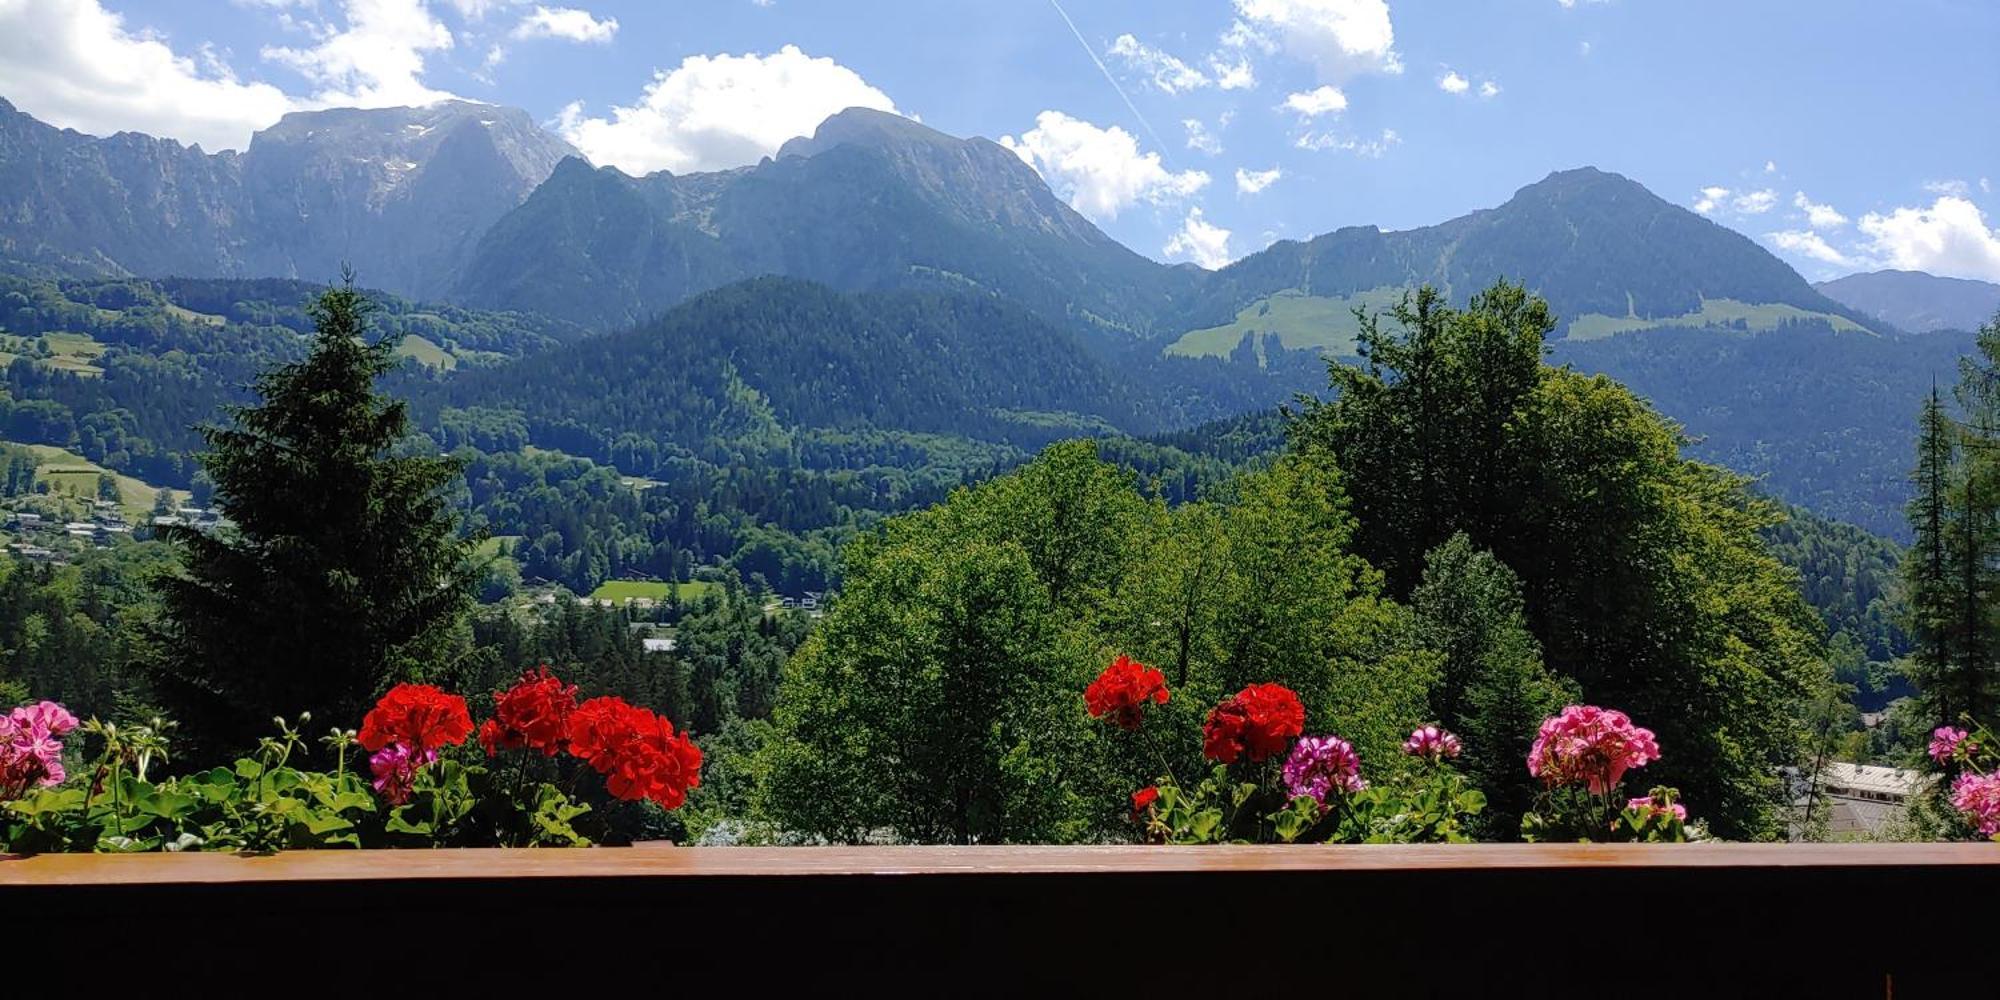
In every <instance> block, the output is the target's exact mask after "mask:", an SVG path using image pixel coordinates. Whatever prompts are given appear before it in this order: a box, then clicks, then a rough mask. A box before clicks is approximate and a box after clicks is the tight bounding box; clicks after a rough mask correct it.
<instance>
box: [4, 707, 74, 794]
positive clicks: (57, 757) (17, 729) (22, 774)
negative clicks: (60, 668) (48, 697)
mask: <svg viewBox="0 0 2000 1000" xmlns="http://www.w3.org/2000/svg"><path fill="white" fill-rule="evenodd" d="M76 726H77V721H76V716H74V715H71V714H69V710H68V709H65V708H63V707H62V706H61V705H58V704H56V703H55V702H52V701H43V702H37V703H35V704H33V705H22V706H20V707H18V708H15V709H14V710H12V711H10V712H8V713H7V714H6V715H4V716H0V799H12V798H18V797H20V796H21V795H23V794H25V793H26V792H27V790H28V789H29V788H30V787H33V786H35V785H42V786H44V787H50V786H54V785H60V784H62V783H63V779H65V778H67V777H68V775H67V774H66V773H65V772H64V771H63V762H62V751H63V746H62V740H61V739H59V738H58V737H60V736H62V735H64V734H66V733H68V732H69V731H71V730H73V729H75V728H76Z"/></svg>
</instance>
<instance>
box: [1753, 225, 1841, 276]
mask: <svg viewBox="0 0 2000 1000" xmlns="http://www.w3.org/2000/svg"><path fill="white" fill-rule="evenodd" d="M1768 238H1769V239H1770V241H1771V245H1772V246H1775V247H1777V248H1778V249H1780V250H1784V251H1788V252H1790V253H1796V254H1802V255H1804V256H1807V257H1811V258H1812V259H1814V260H1817V261H1820V262H1822V263H1826V264H1832V265H1834V266H1836V267H1854V266H1856V265H1855V262H1854V260H1853V259H1852V258H1850V257H1848V256H1847V255H1846V254H1844V253H1841V252H1840V251H1839V250H1836V249H1834V248H1833V246H1832V245H1831V244H1829V243H1827V241H1826V238H1825V237H1823V236H1821V235H1820V234H1818V233H1815V232H1813V231H1812V230H1810V229H1787V230H1783V231H1781V232H1775V233H1771V234H1769V235H1768Z"/></svg>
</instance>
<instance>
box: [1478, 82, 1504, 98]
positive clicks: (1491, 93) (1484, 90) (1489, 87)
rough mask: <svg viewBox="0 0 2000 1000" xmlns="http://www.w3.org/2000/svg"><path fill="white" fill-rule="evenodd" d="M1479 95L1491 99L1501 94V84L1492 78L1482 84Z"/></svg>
mask: <svg viewBox="0 0 2000 1000" xmlns="http://www.w3.org/2000/svg"><path fill="white" fill-rule="evenodd" d="M1479 96H1481V97H1484V98H1489V99H1490V98H1494V97H1498V96H1500V85H1499V84H1497V83H1494V82H1493V81H1491V80H1488V81H1486V82H1485V83H1482V84H1480V85H1479Z"/></svg>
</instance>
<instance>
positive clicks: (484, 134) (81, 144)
mask: <svg viewBox="0 0 2000 1000" xmlns="http://www.w3.org/2000/svg"><path fill="white" fill-rule="evenodd" d="M357 149H361V150H365V154H364V155H356V154H355V150H357ZM573 152H574V150H573V149H571V148H570V147H569V145H568V144H567V143H565V142H563V141H562V140H561V139H559V138H557V137H555V136H554V135H552V134H550V133H549V132H547V131H546V130H544V129H542V128H541V127H540V126H537V125H535V124H534V122H533V121H532V120H531V119H530V118H529V117H528V116H527V113H526V112H524V111H520V110H518V109H513V108H504V107H501V106H498V105H488V104H478V103H474V102H469V101H440V102H437V103H434V104H430V105H425V106H422V107H413V108H377V109H366V110H363V109H354V108H335V109H327V110H319V111H298V112H292V113H290V114H287V115H285V116H284V117H283V118H282V119H280V120H279V121H278V122H277V123H276V124H273V125H272V126H271V127H269V128H266V129H263V130H260V131H259V132H257V133H256V134H255V135H253V136H252V138H251V141H250V145H249V147H248V148H247V149H245V150H244V151H242V152H236V151H234V150H224V151H221V152H217V153H208V152H205V151H203V150H202V149H201V147H199V146H198V145H193V146H188V145H182V144H181V143H179V142H176V141H174V140H171V139H159V138H155V137H152V136H148V135H145V134H144V133H139V132H129V131H127V132H118V133H115V134H113V135H110V136H104V137H99V136H91V135H87V134H85V133H82V132H78V131H75V130H73V129H58V128H56V127H55V126H52V125H49V124H47V123H45V122H42V121H40V120H38V119H36V118H34V117H33V116H32V115H29V114H27V113H26V112H23V111H20V110H19V109H18V108H16V107H15V106H14V105H13V104H12V103H10V102H6V101H5V100H4V99H0V254H4V255H6V256H7V257H9V258H12V259H14V260H16V261H19V262H21V263H23V264H25V265H29V266H33V267H37V268H40V269H45V270H49V271H53V272H56V273H65V274H72V275H76V276H84V277H128V276H131V277H200V278H244V277H286V278H304V279H308V280H319V281H326V280H331V279H332V278H334V277H336V276H337V275H338V274H339V272H340V267H341V265H342V263H344V262H348V261H354V262H357V263H360V264H361V265H362V266H363V267H364V268H365V269H366V270H367V271H368V273H367V274H366V275H365V277H366V278H367V280H368V281H369V283H370V284H374V285H378V286H380V287H383V288H385V289H387V290H389V291H392V292H396V293H398V294H405V295H408V294H425V293H428V292H430V291H432V290H433V289H434V288H435V287H436V286H438V285H440V284H442V280H443V278H444V276H445V275H446V274H448V273H450V272H453V271H455V270H456V269H457V268H458V266H459V261H460V259H461V257H462V254H463V253H464V252H465V250H464V246H465V244H468V243H469V242H470V241H471V240H472V238H474V237H476V236H477V235H478V234H479V233H482V232H484V231H485V230H486V229H487V228H488V227H490V225H491V224H492V222H493V221H494V220H495V219H497V218H498V217H499V216H500V215H501V214H502V213H504V212H505V211H506V210H507V209H508V208H511V207H512V206H513V205H514V204H517V203H518V202H519V201H520V200H521V199H522V198H525V197H526V196H527V194H528V192H529V191H530V190H531V189H532V188H533V187H534V186H536V185H538V184H539V183H540V182H541V181H542V180H543V179H545V178H546V176H547V173H548V171H549V170H552V169H553V168H554V166H555V163H556V162H557V161H558V160H559V159H560V158H561V156H562V155H564V154H565V153H573Z"/></svg>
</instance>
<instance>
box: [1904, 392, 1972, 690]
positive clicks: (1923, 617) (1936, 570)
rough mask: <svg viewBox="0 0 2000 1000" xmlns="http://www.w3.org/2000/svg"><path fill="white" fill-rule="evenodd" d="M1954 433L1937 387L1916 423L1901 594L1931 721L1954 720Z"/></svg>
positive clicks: (1914, 668)
mask: <svg viewBox="0 0 2000 1000" xmlns="http://www.w3.org/2000/svg"><path fill="white" fill-rule="evenodd" d="M1955 434H1956V427H1955V426H1954V425H1953V423H1952V420H1951V418H1950V417H1949V416H1947V415H1946V414H1945V412H1944V401H1943V399H1942V398H1941V397H1940V396H1939V394H1938V390H1937V387H1936V386H1932V387H1931V394H1930V398H1928V399H1926V400H1925V401H1924V409H1923V413H1922V414H1921V415H1920V416H1919V417H1918V423H1917V468H1916V471H1915V472H1914V473H1912V474H1911V477H1910V482H1911V485H1912V487H1913V490H1912V495H1911V497H1910V502H1909V505H1908V507H1907V508H1906V510H1907V512H1908V515H1909V519H1910V529H1911V531H1912V533H1913V534H1914V535H1915V539H1914V541H1913V543H1912V544H1911V545H1910V548H1909V551H1908V553H1907V554H1905V555H1904V557H1903V592H1904V595H1905V605H1906V607H1907V608H1908V611H1907V614H1908V616H1909V617H1908V620H1907V624H1908V628H1909V631H1910V635H1911V636H1912V637H1913V638H1914V639H1915V641H1916V649H1915V650H1914V651H1913V652H1912V653H1911V656H1910V661H1909V665H1908V667H1906V668H1905V672H1906V673H1908V674H1909V675H1910V679H1911V680H1912V681H1914V682H1915V683H1916V684H1917V686H1918V689H1919V690H1920V691H1921V692H1922V694H1923V696H1924V700H1925V702H1926V708H1927V709H1928V713H1927V714H1928V716H1929V717H1931V718H1934V719H1950V718H1951V717H1952V714H1951V713H1952V712H1953V709H1952V707H1951V706H1950V705H1949V704H1948V703H1947V702H1948V701H1949V698H1948V697H1947V696H1946V695H1945V694H1944V688H1943V686H1942V684H1941V681H1942V680H1943V679H1944V678H1945V677H1946V676H1948V675H1949V673H1950V670H1951V666H1952V662H1953V659H1954V657H1953V655H1952V651H1953V646H1954V645H1955V643H1954V641H1953V639H1954V634H1955V626H1956V625H1957V623H1958V615H1957V613H1956V612H1957V608H1958V605H1959V600H1958V596H1957V595H1958V587H1957V586H1956V580H1955V578H1954V575H1953V572H1952V546H1951V534H1952V525H1951V522H1952V509H1951V482H1952V476H1953V468H1954V466H1955V463H1956V453H1957V447H1956V442H1955V441H1954V435H1955Z"/></svg>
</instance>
